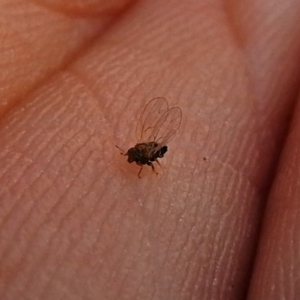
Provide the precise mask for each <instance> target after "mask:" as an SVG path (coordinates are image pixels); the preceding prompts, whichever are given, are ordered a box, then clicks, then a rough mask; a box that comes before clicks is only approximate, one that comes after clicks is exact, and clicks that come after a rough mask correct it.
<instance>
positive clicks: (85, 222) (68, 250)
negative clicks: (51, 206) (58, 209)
mask: <svg viewBox="0 0 300 300" xmlns="http://www.w3.org/2000/svg"><path fill="white" fill-rule="evenodd" d="M109 182H110V178H107V180H106V181H105V182H104V186H109V184H107V183H109ZM96 183H98V180H97V179H95V180H94V181H93V182H92V186H94V185H95V184H96ZM91 190H92V189H91ZM105 193H106V189H103V193H102V194H101V195H100V197H99V199H103V198H104V195H105ZM87 195H89V193H88V194H87ZM79 202H80V201H79ZM97 203H99V202H97ZM96 206H97V205H96ZM75 210H76V208H74V210H73V211H70V213H69V216H71V214H72V213H73V212H74V211H75ZM90 211H91V213H89V214H88V215H87V217H86V218H85V220H84V221H83V222H82V223H81V225H82V226H79V227H81V228H85V227H86V224H87V222H88V221H90V219H91V217H92V215H94V214H95V211H96V209H95V207H94V208H93V209H91V210H90ZM65 219H66V218H65ZM81 240H82V234H81V236H80V237H78V238H77V242H76V241H74V242H73V243H70V245H69V246H68V248H67V249H66V251H65V253H66V254H65V255H64V256H63V258H62V259H61V261H66V258H67V253H68V257H71V254H72V252H74V249H76V246H77V245H78V244H79V241H81ZM61 268H62V266H61V265H59V264H58V267H57V268H56V270H55V271H54V272H53V274H54V275H55V274H56V273H59V272H58V271H59V270H60V269H61ZM78 268H79V266H78V267H77V270H78ZM76 273H77V271H74V274H76ZM54 275H53V276H52V278H53V277H54ZM74 276H75V275H74ZM74 276H72V279H73V278H74ZM72 279H71V281H70V285H71V284H72V282H73V280H72ZM49 286H51V282H49V283H48V284H47V285H46V288H45V291H46V290H47V288H48V287H49ZM48 289H49V288H48Z"/></svg>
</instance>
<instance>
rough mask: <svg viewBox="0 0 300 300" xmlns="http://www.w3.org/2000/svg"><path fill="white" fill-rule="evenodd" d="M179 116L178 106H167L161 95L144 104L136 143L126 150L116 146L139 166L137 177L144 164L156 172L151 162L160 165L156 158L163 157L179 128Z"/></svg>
mask: <svg viewBox="0 0 300 300" xmlns="http://www.w3.org/2000/svg"><path fill="white" fill-rule="evenodd" d="M181 118H182V112H181V109H180V108H179V107H169V104H168V102H167V100H166V99H165V98H163V97H158V98H154V99H152V100H151V101H150V102H149V103H148V104H147V105H146V107H145V108H144V110H143V112H142V114H141V116H140V118H139V121H138V123H137V127H136V136H137V141H138V142H137V144H136V145H135V146H134V147H132V148H130V149H129V150H128V151H127V152H125V151H123V150H122V149H121V148H120V147H118V146H116V147H117V148H118V149H120V150H121V151H122V152H121V154H122V155H125V156H128V159H127V161H128V162H129V163H133V162H135V163H136V164H137V165H139V166H141V169H140V171H139V172H138V177H139V178H141V172H142V169H143V166H144V165H148V166H151V168H152V170H153V172H155V173H156V174H158V173H157V172H156V171H155V168H154V165H153V162H157V163H158V165H159V166H160V163H159V161H158V160H157V159H158V158H162V157H164V155H165V154H166V152H167V151H168V147H167V143H168V142H169V141H170V140H171V139H172V138H173V137H174V135H175V134H176V132H177V130H178V129H179V126H180V123H181Z"/></svg>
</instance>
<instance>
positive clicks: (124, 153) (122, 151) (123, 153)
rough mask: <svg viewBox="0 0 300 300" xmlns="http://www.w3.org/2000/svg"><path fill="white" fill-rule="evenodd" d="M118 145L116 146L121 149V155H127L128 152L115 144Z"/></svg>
mask: <svg viewBox="0 0 300 300" xmlns="http://www.w3.org/2000/svg"><path fill="white" fill-rule="evenodd" d="M115 146H116V148H118V149H119V150H121V153H120V154H121V155H126V152H125V151H124V150H123V149H121V148H120V147H119V146H117V145H115Z"/></svg>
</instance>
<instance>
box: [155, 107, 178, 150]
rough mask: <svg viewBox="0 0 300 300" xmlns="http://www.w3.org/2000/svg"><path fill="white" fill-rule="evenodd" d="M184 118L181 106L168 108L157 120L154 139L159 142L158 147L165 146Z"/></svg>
mask: <svg viewBox="0 0 300 300" xmlns="http://www.w3.org/2000/svg"><path fill="white" fill-rule="evenodd" d="M181 119H182V112H181V109H180V108H179V107H171V108H170V109H168V110H167V111H166V112H165V113H164V114H163V115H162V116H161V118H160V120H159V121H158V122H157V126H156V127H155V128H154V130H153V132H152V136H151V138H152V141H155V142H157V143H158V147H157V148H160V147H162V146H165V145H166V144H167V143H168V142H169V141H170V140H171V139H172V138H173V137H174V135H175V134H176V132H177V131H178V129H179V127H180V124H181Z"/></svg>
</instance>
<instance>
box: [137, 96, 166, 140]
mask: <svg viewBox="0 0 300 300" xmlns="http://www.w3.org/2000/svg"><path fill="white" fill-rule="evenodd" d="M168 110H169V105H168V102H167V100H166V99H165V98H163V97H158V98H154V99H152V100H151V101H150V102H149V103H148V104H147V105H146V106H145V108H144V110H143V112H142V114H141V116H140V118H139V121H138V124H137V127H136V137H137V141H138V142H148V141H151V142H153V141H154V140H153V132H154V131H155V130H156V128H157V127H158V125H159V124H160V123H162V122H163V119H164V118H165V117H166V113H167V111H168Z"/></svg>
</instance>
